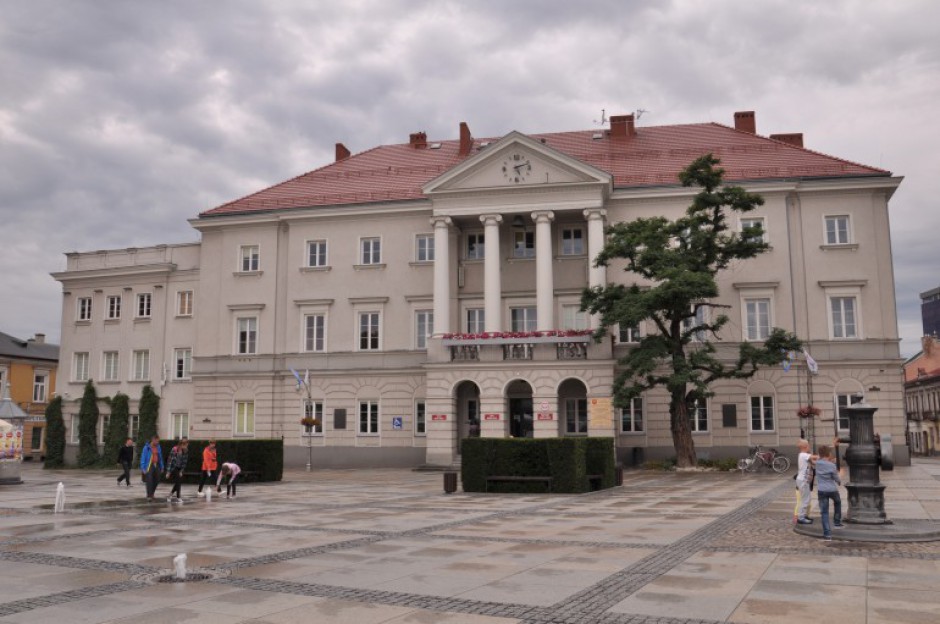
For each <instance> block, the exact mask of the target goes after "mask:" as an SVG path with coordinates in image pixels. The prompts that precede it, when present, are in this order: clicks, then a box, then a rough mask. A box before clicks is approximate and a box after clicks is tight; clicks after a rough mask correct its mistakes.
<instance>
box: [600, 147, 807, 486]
mask: <svg viewBox="0 0 940 624" xmlns="http://www.w3.org/2000/svg"><path fill="white" fill-rule="evenodd" d="M718 164H719V160H718V159H717V158H715V157H713V156H712V155H711V154H708V155H706V156H702V157H701V158H698V159H697V160H695V161H694V162H692V164H690V165H689V166H688V167H687V168H686V169H684V170H683V171H682V172H681V173H680V174H679V179H680V181H681V182H682V185H683V186H687V187H700V188H701V191H700V192H699V193H698V194H697V195H695V198H694V199H693V201H692V204H691V205H690V206H689V208H688V209H687V210H686V213H685V215H684V216H683V217H681V218H679V219H677V220H675V221H670V220H669V219H666V218H665V217H651V218H641V219H635V220H633V221H626V222H621V223H617V224H615V225H612V226H610V227H608V228H607V235H608V239H607V243H606V244H605V246H604V248H603V250H602V251H601V253H600V254H599V255H598V257H597V258H596V259H595V263H596V265H597V266H609V265H610V264H611V263H614V262H616V263H617V264H618V265H619V264H621V263H622V264H624V265H625V266H624V270H625V271H626V272H627V275H628V279H629V280H631V281H633V280H636V281H635V282H634V283H632V284H630V285H624V284H608V285H607V286H602V287H595V288H593V289H586V290H585V291H584V294H583V296H582V307H584V308H585V309H587V310H589V311H590V312H592V313H594V314H599V315H600V319H601V326H600V328H599V329H598V332H597V335H598V337H600V336H603V335H605V334H606V333H607V332H608V331H609V328H611V327H612V326H614V325H619V326H620V327H622V328H628V327H636V326H637V325H639V324H640V323H641V322H646V323H647V325H652V326H654V327H655V328H656V331H654V332H650V333H649V334H648V335H647V336H645V337H643V338H642V339H641V340H640V343H639V344H638V345H637V346H636V347H634V348H632V349H631V350H630V351H629V352H628V353H627V355H625V356H624V357H623V358H621V359H620V360H619V364H620V367H621V372H620V373H619V374H618V375H617V378H616V380H615V382H614V404H615V405H617V406H618V407H627V406H629V404H630V401H631V400H632V399H633V398H635V397H637V396H639V395H640V394H641V393H642V392H644V391H646V390H649V389H651V388H655V387H664V388H665V389H666V391H667V392H668V393H669V413H670V428H671V430H672V441H673V445H674V446H675V450H676V461H677V464H678V466H680V467H688V466H694V465H695V464H696V461H697V460H696V455H695V444H694V442H693V441H692V431H691V423H690V420H689V413H690V409H691V408H692V407H693V406H694V405H695V404H696V402H697V401H704V400H705V399H706V398H707V397H709V396H712V394H713V392H712V391H711V390H710V388H711V386H712V384H713V383H714V382H716V381H718V380H719V379H746V378H749V377H751V376H752V375H753V374H754V373H755V372H756V371H757V369H758V367H760V366H768V365H773V364H777V363H780V362H781V361H782V360H783V359H784V357H786V353H787V352H788V351H790V350H793V349H798V348H799V347H800V342H799V341H798V340H797V339H796V337H795V336H793V335H792V334H789V333H787V332H785V331H783V330H781V329H778V328H773V329H772V330H771V331H770V332H769V335H768V336H767V337H766V338H765V339H764V340H763V341H762V342H741V343H740V346H739V349H738V353H737V354H735V353H734V351H733V350H731V351H730V352H727V351H725V350H723V352H722V353H719V352H718V350H717V349H716V347H715V345H714V344H713V342H712V340H711V339H718V334H719V332H720V331H721V328H722V327H723V326H724V325H725V324H726V323H727V322H728V317H727V316H726V315H724V314H720V313H718V312H717V311H718V310H720V309H721V308H724V307H727V306H722V305H718V304H716V303H713V300H714V299H715V298H716V297H718V294H719V293H718V283H717V279H716V276H717V274H718V272H719V271H721V270H722V269H725V268H727V267H728V265H729V264H731V263H732V262H737V261H743V260H746V259H748V258H753V257H755V256H757V255H758V254H761V253H763V252H765V251H767V249H768V245H767V243H766V242H764V241H763V239H762V237H761V236H760V234H761V229H760V227H759V226H755V227H749V228H745V229H744V230H743V231H742V232H740V233H739V232H736V231H734V229H732V228H731V227H729V224H728V218H729V216H732V215H737V214H745V213H748V212H750V211H752V210H754V209H755V208H756V207H758V206H760V205H762V204H763V203H764V200H763V198H762V197H761V196H760V195H757V194H754V193H748V192H746V191H745V190H744V189H743V188H741V187H738V186H722V178H723V175H724V170H723V169H721V168H719V167H718V166H717V165H718Z"/></svg>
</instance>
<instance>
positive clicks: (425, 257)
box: [415, 234, 434, 262]
mask: <svg viewBox="0 0 940 624" xmlns="http://www.w3.org/2000/svg"><path fill="white" fill-rule="evenodd" d="M415 261H416V262H433V261H434V235H433V234H418V235H416V236H415Z"/></svg>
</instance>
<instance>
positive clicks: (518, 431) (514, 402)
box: [506, 379, 532, 438]
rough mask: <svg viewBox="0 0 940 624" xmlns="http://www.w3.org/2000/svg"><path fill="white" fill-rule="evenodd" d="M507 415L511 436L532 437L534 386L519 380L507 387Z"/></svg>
mask: <svg viewBox="0 0 940 624" xmlns="http://www.w3.org/2000/svg"><path fill="white" fill-rule="evenodd" d="M506 403H507V408H508V409H507V410H506V413H508V414H509V435H511V436H512V437H514V438H531V437H532V386H530V385H529V383H528V382H527V381H523V380H521V379H517V380H515V381H513V382H512V383H511V384H509V385H508V386H507V387H506Z"/></svg>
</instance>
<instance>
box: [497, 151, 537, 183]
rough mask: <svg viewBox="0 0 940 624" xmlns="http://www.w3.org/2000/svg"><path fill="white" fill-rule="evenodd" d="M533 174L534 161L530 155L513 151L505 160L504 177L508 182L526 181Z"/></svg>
mask: <svg viewBox="0 0 940 624" xmlns="http://www.w3.org/2000/svg"><path fill="white" fill-rule="evenodd" d="M531 175H532V163H531V162H530V161H529V157H528V156H525V155H523V154H520V153H519V152H512V153H511V154H509V155H508V156H507V157H506V159H505V160H504V161H503V178H505V179H506V181H507V182H512V183H513V184H519V183H521V182H525V181H526V180H528V179H529V176H531Z"/></svg>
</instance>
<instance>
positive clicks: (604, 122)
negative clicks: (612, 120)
mask: <svg viewBox="0 0 940 624" xmlns="http://www.w3.org/2000/svg"><path fill="white" fill-rule="evenodd" d="M594 123H595V124H596V125H598V126H606V125H607V110H606V109H603V108H602V109H601V120H600V121H598V120H596V119H595V120H594Z"/></svg>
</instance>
